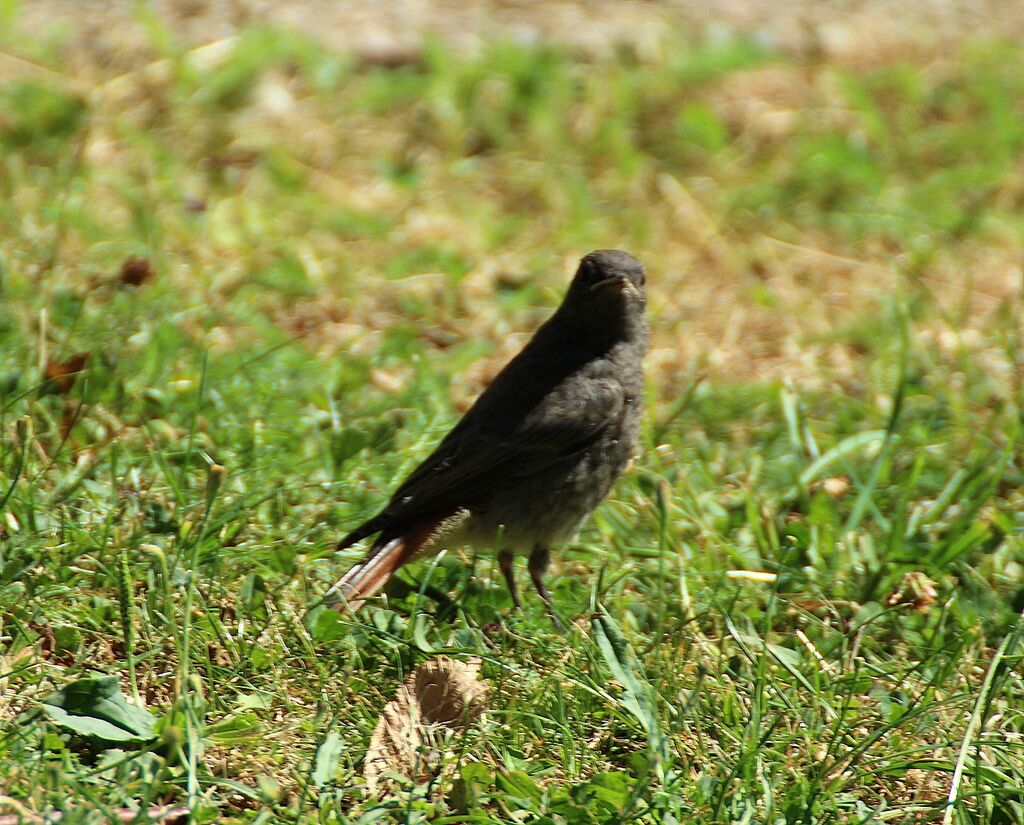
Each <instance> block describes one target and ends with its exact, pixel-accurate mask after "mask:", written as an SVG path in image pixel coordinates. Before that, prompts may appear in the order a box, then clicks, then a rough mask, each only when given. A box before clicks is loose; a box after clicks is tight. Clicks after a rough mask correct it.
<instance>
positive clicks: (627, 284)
mask: <svg viewBox="0 0 1024 825" xmlns="http://www.w3.org/2000/svg"><path fill="white" fill-rule="evenodd" d="M609 284H618V286H619V288H620V289H621V290H622V291H623V292H628V293H629V294H630V295H632V296H633V297H634V298H642V297H643V296H642V295H641V294H640V290H639V289H637V288H636V284H634V283H633V282H632V281H631V280H629V278H627V277H625V276H624V275H612V276H611V277H610V278H605V279H604V280H603V281H598V282H597V283H596V284H591V286H590V288H591V289H592V290H593V289H599V288H601V287H604V286H608V285H609Z"/></svg>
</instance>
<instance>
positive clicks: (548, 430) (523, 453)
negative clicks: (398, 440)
mask: <svg viewBox="0 0 1024 825" xmlns="http://www.w3.org/2000/svg"><path fill="white" fill-rule="evenodd" d="M486 397H487V394H486V393H485V395H484V396H481V399H480V401H481V402H485V398H486ZM624 403H625V393H624V391H623V388H622V385H621V384H620V383H619V382H617V381H613V380H593V379H591V380H584V379H582V378H578V379H576V380H575V381H574V380H569V381H567V382H565V383H563V384H562V385H560V386H559V387H558V388H557V389H556V390H555V391H554V392H552V393H549V394H547V395H545V397H544V398H543V401H542V402H541V403H540V404H538V405H537V406H535V407H534V409H532V410H531V411H530V412H529V413H527V414H526V415H525V416H523V417H516V418H515V419H514V421H515V423H508V422H507V421H506V420H503V419H502V418H501V417H500V416H495V415H493V414H488V413H490V412H491V411H489V410H486V409H481V404H480V402H478V403H477V404H476V405H474V408H473V409H471V410H470V411H469V412H468V413H466V416H465V417H464V418H463V419H462V421H461V422H460V423H459V424H458V425H457V426H456V427H455V429H453V430H452V431H451V432H450V433H449V434H448V435H447V437H446V438H445V439H444V440H443V441H442V442H441V443H440V444H439V445H438V447H437V449H436V450H434V452H433V453H432V454H431V455H430V456H429V457H428V458H427V459H426V460H425V461H424V462H423V463H422V464H420V466H419V467H417V468H416V469H415V470H414V471H413V472H412V473H411V474H410V475H409V477H408V478H407V479H406V480H405V481H404V482H403V483H402V485H401V486H400V487H399V488H398V489H397V490H396V491H395V494H394V495H393V496H392V498H391V501H390V502H389V503H388V506H387V507H386V508H385V509H384V510H383V511H382V512H381V513H380V514H379V515H378V516H376V517H374V518H372V519H370V520H369V521H368V522H366V523H365V524H363V525H362V526H360V527H359V528H357V529H356V530H354V531H352V533H350V534H349V535H348V536H346V537H345V538H344V539H342V542H341V544H340V545H339V546H340V547H346V546H348V545H349V544H354V543H355V542H357V541H359V540H360V539H362V538H365V537H366V536H369V535H372V534H373V533H376V532H378V531H380V530H387V529H388V528H389V527H391V526H395V525H404V524H407V523H411V522H415V521H417V520H420V519H423V518H430V517H438V516H439V517H440V518H442V519H443V518H447V517H448V516H450V515H453V514H454V513H456V512H458V511H459V510H461V509H462V508H465V507H471V506H472V505H473V503H474V502H476V501H479V500H480V499H481V498H484V497H486V496H487V494H488V493H490V492H491V491H492V490H493V489H494V487H495V486H496V485H498V484H500V483H501V482H502V481H504V480H506V479H508V478H510V477H516V476H524V475H529V474H531V473H535V472H538V471H539V470H542V469H543V468H545V467H547V466H549V465H551V464H554V463H555V462H557V461H559V460H561V459H564V458H567V457H569V456H571V455H574V454H576V453H578V452H580V451H582V450H585V449H586V448H587V447H589V446H590V445H591V444H593V443H594V441H596V440H597V438H598V437H599V436H600V435H601V432H602V431H603V430H604V429H605V427H607V426H608V425H609V424H610V423H611V422H613V421H616V420H618V418H619V417H620V416H621V414H622V410H623V405H624ZM485 404H486V402H485Z"/></svg>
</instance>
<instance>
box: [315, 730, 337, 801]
mask: <svg viewBox="0 0 1024 825" xmlns="http://www.w3.org/2000/svg"><path fill="white" fill-rule="evenodd" d="M339 759H341V734H339V733H338V732H337V731H336V730H332V731H331V732H330V733H328V734H327V737H326V738H325V739H324V741H323V743H322V744H321V745H320V747H319V748H317V751H316V763H315V764H314V765H313V784H314V785H316V786H317V787H318V788H322V787H323V786H324V785H326V784H327V783H328V782H332V781H333V780H334V777H335V774H336V772H337V770H338V760H339Z"/></svg>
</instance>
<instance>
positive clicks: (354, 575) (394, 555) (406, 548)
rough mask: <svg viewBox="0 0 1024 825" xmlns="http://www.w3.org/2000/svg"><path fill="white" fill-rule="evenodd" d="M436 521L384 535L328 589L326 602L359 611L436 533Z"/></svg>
mask: <svg viewBox="0 0 1024 825" xmlns="http://www.w3.org/2000/svg"><path fill="white" fill-rule="evenodd" d="M436 529H437V525H436V524H433V523H431V524H428V525H420V526H417V527H413V528H411V529H410V530H408V531H407V532H405V533H403V534H402V535H399V536H393V535H392V536H389V535H388V534H384V535H382V536H381V537H380V538H379V539H377V541H376V542H374V544H373V547H371V548H370V552H369V553H367V554H366V556H365V557H364V558H363V560H362V561H361V562H359V563H358V564H357V565H356V566H355V567H353V568H352V569H351V570H349V571H348V572H347V573H346V574H345V575H344V576H342V577H341V579H339V580H338V583H337V584H335V585H334V587H332V588H331V589H330V590H328V591H327V593H326V595H325V599H326V601H327V603H328V604H329V605H330V606H331V607H333V608H334V609H335V610H338V611H340V612H342V613H347V612H350V611H353V612H354V611H356V610H358V609H359V607H360V605H362V603H363V602H365V601H366V600H367V599H368V598H370V597H371V596H372V595H373V594H374V593H376V592H377V591H378V590H380V589H381V588H382V587H383V586H384V585H385V584H387V582H388V579H390V578H391V574H392V573H394V572H395V571H396V570H397V569H398V568H399V567H401V566H402V565H403V564H405V563H406V562H407V561H409V560H410V559H411V558H412V557H413V556H415V555H416V553H417V551H418V550H419V549H420V548H421V547H423V545H424V544H426V543H427V542H428V541H429V540H430V538H431V537H432V536H433V535H434V531H435V530H436Z"/></svg>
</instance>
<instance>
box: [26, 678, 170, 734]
mask: <svg viewBox="0 0 1024 825" xmlns="http://www.w3.org/2000/svg"><path fill="white" fill-rule="evenodd" d="M43 711H44V712H45V713H46V715H47V716H49V717H50V719H52V720H53V721H54V722H56V723H57V724H58V725H60V726H61V727H65V728H68V729H69V730H72V731H74V732H75V733H78V734H80V735H82V736H89V737H92V738H94V739H101V740H103V741H105V742H148V741H149V740H151V739H154V738H156V733H155V732H154V730H153V726H154V724H155V723H156V719H155V717H154V716H152V715H151V714H150V713H149V712H147V711H146V710H144V709H143V708H139V707H135V706H134V705H129V704H128V701H127V700H126V699H125V696H124V694H123V693H121V690H120V687H119V683H118V679H117V677H116V676H98V677H86V678H84V679H77V680H75V681H74V682H71V683H70V684H67V685H65V686H64V687H62V688H61V689H60V690H58V691H56V692H55V693H52V694H50V695H49V696H48V697H47V698H46V699H44V700H43Z"/></svg>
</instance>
